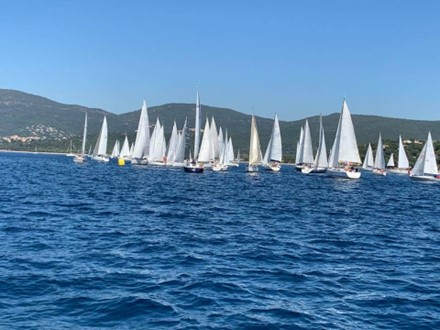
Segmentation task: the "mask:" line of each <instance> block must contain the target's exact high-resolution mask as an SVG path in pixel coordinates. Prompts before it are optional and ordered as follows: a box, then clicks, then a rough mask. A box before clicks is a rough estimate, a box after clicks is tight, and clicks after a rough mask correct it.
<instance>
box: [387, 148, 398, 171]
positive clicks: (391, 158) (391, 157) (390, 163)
mask: <svg viewBox="0 0 440 330" xmlns="http://www.w3.org/2000/svg"><path fill="white" fill-rule="evenodd" d="M395 167H396V165H395V164H394V153H393V152H392V153H391V155H390V159H388V163H387V169H393V168H395Z"/></svg>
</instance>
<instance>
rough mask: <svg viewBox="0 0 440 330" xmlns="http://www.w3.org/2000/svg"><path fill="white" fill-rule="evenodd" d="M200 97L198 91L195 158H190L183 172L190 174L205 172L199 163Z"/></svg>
mask: <svg viewBox="0 0 440 330" xmlns="http://www.w3.org/2000/svg"><path fill="white" fill-rule="evenodd" d="M200 112H201V107H200V97H199V90H198V89H197V97H196V118H195V126H194V156H193V157H190V158H189V160H188V161H187V162H186V164H185V165H184V166H183V170H184V171H185V172H189V173H202V172H203V164H200V163H199V162H198V161H197V157H198V156H199V145H200V116H201V114H200Z"/></svg>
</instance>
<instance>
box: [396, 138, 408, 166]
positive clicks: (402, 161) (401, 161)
mask: <svg viewBox="0 0 440 330" xmlns="http://www.w3.org/2000/svg"><path fill="white" fill-rule="evenodd" d="M398 157H399V158H398V160H397V167H398V168H400V169H407V168H409V162H408V157H406V152H405V147H404V146H403V142H402V137H401V136H400V135H399V156H398Z"/></svg>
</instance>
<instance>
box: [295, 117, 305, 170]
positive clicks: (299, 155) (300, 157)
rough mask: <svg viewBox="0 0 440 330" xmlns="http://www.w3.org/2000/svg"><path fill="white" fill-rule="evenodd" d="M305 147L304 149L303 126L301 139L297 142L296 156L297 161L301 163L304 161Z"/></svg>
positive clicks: (300, 134)
mask: <svg viewBox="0 0 440 330" xmlns="http://www.w3.org/2000/svg"><path fill="white" fill-rule="evenodd" d="M303 149H304V127H303V126H301V131H300V133H299V140H298V143H297V144H296V157H295V163H296V164H301V163H302V162H303Z"/></svg>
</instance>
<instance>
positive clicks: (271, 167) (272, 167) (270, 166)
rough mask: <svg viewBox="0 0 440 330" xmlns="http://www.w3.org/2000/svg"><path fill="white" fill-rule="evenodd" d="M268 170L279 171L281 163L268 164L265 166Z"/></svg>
mask: <svg viewBox="0 0 440 330" xmlns="http://www.w3.org/2000/svg"><path fill="white" fill-rule="evenodd" d="M265 169H266V171H269V172H279V171H280V170H281V165H280V164H267V165H266V167H265Z"/></svg>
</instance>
